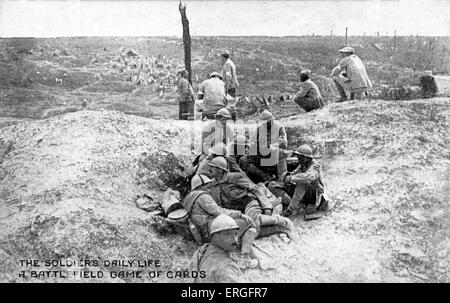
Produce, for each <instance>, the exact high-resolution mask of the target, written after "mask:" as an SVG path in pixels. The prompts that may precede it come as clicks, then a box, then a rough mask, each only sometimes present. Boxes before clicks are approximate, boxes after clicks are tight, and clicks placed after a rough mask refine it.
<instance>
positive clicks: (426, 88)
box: [420, 75, 438, 98]
mask: <svg viewBox="0 0 450 303" xmlns="http://www.w3.org/2000/svg"><path fill="white" fill-rule="evenodd" d="M420 89H421V92H422V97H423V98H431V97H435V96H436V94H437V93H438V87H437V85H436V81H435V80H434V77H433V76H432V75H424V76H421V77H420Z"/></svg>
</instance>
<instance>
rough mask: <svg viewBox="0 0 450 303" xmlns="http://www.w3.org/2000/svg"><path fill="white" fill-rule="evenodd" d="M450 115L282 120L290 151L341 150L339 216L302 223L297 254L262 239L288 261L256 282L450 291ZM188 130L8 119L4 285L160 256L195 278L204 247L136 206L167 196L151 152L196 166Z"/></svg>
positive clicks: (380, 107) (4, 125)
mask: <svg viewBox="0 0 450 303" xmlns="http://www.w3.org/2000/svg"><path fill="white" fill-rule="evenodd" d="M449 114H450V103H449V100H448V98H440V99H439V98H437V99H429V100H422V101H407V102H388V101H365V102H360V103H356V102H349V103H344V104H332V105H329V106H328V107H326V108H325V109H323V110H320V111H316V112H312V113H309V114H303V115H298V116H292V117H290V118H287V119H282V120H281V122H282V123H283V124H284V125H285V126H286V127H287V129H288V136H289V141H290V146H291V147H295V146H297V145H298V144H301V143H304V142H307V143H312V144H313V145H314V146H318V147H319V148H323V146H322V145H323V142H324V141H325V140H326V139H330V138H333V139H335V140H336V141H337V142H338V143H339V146H340V150H339V152H338V154H336V155H333V156H331V155H327V156H325V158H324V159H323V160H322V164H323V167H324V182H325V183H326V186H327V189H328V191H329V194H330V196H331V197H332V199H333V201H334V203H335V208H334V211H333V212H331V213H330V214H329V215H328V216H327V217H324V218H322V219H320V220H316V221H309V222H305V221H302V220H300V219H295V220H294V223H295V225H296V226H297V228H298V234H299V241H298V242H297V243H291V244H285V243H284V242H283V241H282V240H281V239H280V238H279V237H277V236H272V237H270V238H266V239H261V240H258V241H257V242H258V245H260V246H261V247H262V248H263V249H265V250H266V251H268V252H269V253H270V254H272V255H274V256H276V258H274V259H271V258H270V257H268V256H265V255H263V254H262V255H261V258H262V260H261V261H262V263H263V265H264V267H268V268H267V269H265V270H248V271H246V272H245V274H244V275H245V278H246V279H248V280H250V281H254V282H256V281H258V282H298V281H305V282H368V281H382V282H397V281H402V282H412V281H418V282H429V281H435V282H436V281H440V282H449V278H450V273H449V271H448V262H449V260H450V259H449V258H450V255H449V252H450V238H449V231H450V226H449V223H450V222H449V218H450V216H449V207H448V195H449V194H450V186H449V183H448V180H449V179H450V178H449V177H450V166H449V163H450V154H449V150H450V148H449V147H450V146H449V141H448V140H449V139H448V138H450V128H449ZM189 123H192V122H188V121H172V120H153V119H147V118H143V117H137V116H132V115H126V114H123V113H120V112H114V111H89V110H85V111H78V112H74V113H67V114H64V115H61V116H57V117H50V118H47V119H44V120H28V119H15V118H0V126H1V127H0V140H1V141H0V142H1V149H0V179H1V185H0V196H1V197H2V199H1V200H0V213H1V216H0V243H1V247H2V248H1V250H0V254H1V255H2V258H0V260H1V261H0V268H1V272H0V280H1V281H22V280H21V279H19V278H18V276H17V273H18V271H19V270H20V267H19V266H18V260H19V259H23V258H37V259H49V258H51V259H60V260H67V259H79V258H97V257H98V256H102V258H110V259H112V258H114V259H115V258H117V259H124V258H126V259H130V258H136V259H155V258H156V259H161V262H162V264H163V269H165V270H170V269H176V268H183V267H184V266H185V265H186V264H187V261H188V259H189V258H190V256H191V255H192V253H193V251H194V250H195V244H194V243H193V242H192V241H190V240H189V239H187V238H186V237H184V236H182V235H179V234H176V233H168V234H166V235H161V234H159V233H157V232H156V231H155V229H154V228H153V227H152V226H153V223H154V220H153V218H152V217H151V216H150V215H149V214H148V213H145V212H144V211H142V210H140V209H138V208H137V207H136V206H135V205H134V203H133V199H134V197H135V196H136V195H138V194H141V193H144V192H151V193H152V194H154V195H155V196H157V195H158V194H160V192H159V191H158V190H156V189H155V188H153V189H152V188H150V189H149V188H146V186H145V185H144V184H145V182H143V180H141V179H140V178H138V177H137V171H138V167H137V162H138V160H139V159H140V158H141V157H142V153H144V152H150V151H152V150H157V149H165V150H169V151H171V152H173V153H174V154H175V155H177V156H179V157H180V159H182V160H183V161H186V162H188V161H190V160H191V159H192V158H193V157H194V155H192V154H191V153H190V152H189V149H188V147H189V146H188V145H183V144H180V140H184V138H187V137H188V136H187V134H188V132H189V127H188V126H189V125H190V124H189ZM274 262H276V264H274ZM272 266H273V267H275V268H274V269H270V267H272ZM103 269H104V270H107V271H110V270H111V268H109V269H105V268H103ZM91 270H92V268H91ZM93 280H95V279H93ZM145 280H146V281H156V280H155V279H153V280H152V279H149V278H147V279H145ZM46 281H54V279H46ZM110 281H117V279H110ZM124 281H129V282H132V281H141V280H133V279H124ZM158 281H168V282H178V281H179V280H169V279H159V280H158Z"/></svg>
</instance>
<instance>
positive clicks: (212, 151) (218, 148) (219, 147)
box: [208, 142, 227, 156]
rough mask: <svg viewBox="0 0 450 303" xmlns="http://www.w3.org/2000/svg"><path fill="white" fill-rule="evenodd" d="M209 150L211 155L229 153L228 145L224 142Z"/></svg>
mask: <svg viewBox="0 0 450 303" xmlns="http://www.w3.org/2000/svg"><path fill="white" fill-rule="evenodd" d="M208 152H209V154H210V155H218V156H225V155H226V154H227V147H226V146H225V144H224V143H223V142H219V143H217V144H215V145H214V146H213V147H211V148H210V149H209V150H208Z"/></svg>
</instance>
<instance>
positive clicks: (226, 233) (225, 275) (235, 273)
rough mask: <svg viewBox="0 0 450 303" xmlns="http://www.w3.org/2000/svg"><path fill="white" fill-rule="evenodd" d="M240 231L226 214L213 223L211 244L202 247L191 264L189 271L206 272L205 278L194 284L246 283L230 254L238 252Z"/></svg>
mask: <svg viewBox="0 0 450 303" xmlns="http://www.w3.org/2000/svg"><path fill="white" fill-rule="evenodd" d="M238 229H239V226H238V225H237V224H236V222H235V221H234V220H233V219H232V218H231V217H229V216H227V215H225V214H220V215H218V216H217V217H216V218H215V219H214V220H213V221H212V222H211V224H210V229H209V236H210V238H211V243H207V244H204V245H202V246H200V247H199V248H198V249H197V250H196V251H195V253H194V255H193V256H192V258H191V261H190V263H189V270H191V271H197V272H202V271H203V272H205V278H203V279H201V278H196V279H194V281H193V282H194V283H238V282H244V281H243V280H242V278H241V275H242V272H241V270H240V269H239V266H238V265H237V264H236V262H234V261H233V260H232V259H231V257H230V253H232V252H236V251H238Z"/></svg>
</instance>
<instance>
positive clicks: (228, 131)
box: [182, 108, 329, 282]
mask: <svg viewBox="0 0 450 303" xmlns="http://www.w3.org/2000/svg"><path fill="white" fill-rule="evenodd" d="M259 122H260V123H259V125H258V126H257V129H256V131H255V132H254V133H253V134H252V135H251V136H249V138H248V139H247V138H246V136H245V135H236V132H235V129H233V127H232V125H233V123H232V116H231V114H230V112H229V111H228V110H227V109H226V108H222V109H220V110H219V111H218V112H217V113H216V114H215V120H214V121H211V123H209V124H207V125H206V126H205V127H204V130H203V132H202V143H203V149H202V150H203V152H202V154H201V155H199V156H198V157H197V158H196V159H195V160H194V162H193V167H192V171H191V174H190V177H191V192H190V193H189V194H188V195H187V196H186V197H185V199H184V200H183V202H182V204H183V207H184V209H186V210H187V212H188V216H189V220H190V221H191V222H192V224H193V225H194V226H195V230H196V231H197V232H198V237H199V238H200V239H201V242H202V243H205V244H204V245H202V246H201V247H200V248H199V249H198V251H197V252H196V253H195V255H194V257H193V260H192V262H191V267H192V268H191V269H192V270H197V271H206V279H203V280H202V282H225V281H232V280H235V279H237V278H238V275H237V273H236V268H241V267H244V268H246V267H250V268H252V267H256V266H258V261H257V258H255V256H254V254H253V250H252V247H253V246H254V241H255V239H256V238H258V237H263V236H268V235H271V234H275V233H279V234H281V235H283V234H284V235H286V240H288V241H289V240H294V239H295V237H296V231H295V227H294V224H293V223H292V221H291V220H290V219H289V218H290V217H292V216H295V215H300V214H302V215H308V214H312V213H314V212H319V211H327V210H329V205H328V199H327V198H325V195H324V193H325V188H324V184H323V182H322V171H321V166H320V164H319V163H318V162H317V160H316V156H315V155H314V154H313V150H312V148H311V147H310V146H308V145H302V146H300V147H299V148H298V149H296V150H294V151H288V150H287V144H288V142H287V135H286V130H285V128H284V127H283V126H281V125H280V124H279V123H278V122H277V121H275V119H274V116H273V114H272V113H271V112H270V111H268V110H265V111H263V112H262V113H261V114H260V116H259ZM291 153H292V154H293V155H294V156H295V157H296V160H297V163H298V166H297V167H296V168H295V169H294V170H292V171H289V170H288V165H287V161H286V160H287V158H288V155H289V154H291ZM271 196H273V197H271ZM269 197H271V198H269ZM275 209H278V210H279V212H280V213H281V214H278V213H276V211H275ZM230 253H233V254H232V256H233V258H231V257H230Z"/></svg>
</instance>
